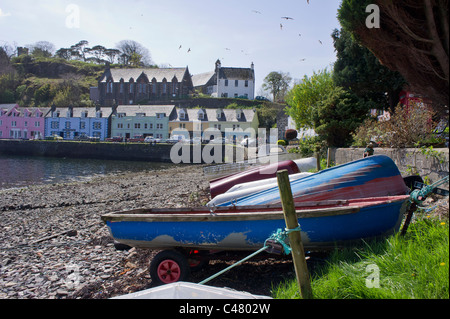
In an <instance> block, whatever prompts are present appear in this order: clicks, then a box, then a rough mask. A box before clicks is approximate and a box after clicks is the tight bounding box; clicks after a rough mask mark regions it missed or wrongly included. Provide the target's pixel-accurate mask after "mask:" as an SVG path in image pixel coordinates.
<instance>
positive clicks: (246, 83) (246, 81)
mask: <svg viewBox="0 0 450 319" xmlns="http://www.w3.org/2000/svg"><path fill="white" fill-rule="evenodd" d="M245 87H246V88H248V80H245Z"/></svg>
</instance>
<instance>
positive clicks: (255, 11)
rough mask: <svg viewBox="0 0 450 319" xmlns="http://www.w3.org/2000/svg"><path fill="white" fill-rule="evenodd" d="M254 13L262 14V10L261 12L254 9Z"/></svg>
mask: <svg viewBox="0 0 450 319" xmlns="http://www.w3.org/2000/svg"><path fill="white" fill-rule="evenodd" d="M252 12H253V13H258V14H261V12H259V11H258V10H252Z"/></svg>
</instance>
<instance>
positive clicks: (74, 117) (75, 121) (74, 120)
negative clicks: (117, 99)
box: [45, 107, 112, 141]
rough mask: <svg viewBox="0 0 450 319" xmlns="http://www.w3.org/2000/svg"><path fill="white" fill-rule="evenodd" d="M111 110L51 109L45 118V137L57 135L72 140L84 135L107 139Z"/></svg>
mask: <svg viewBox="0 0 450 319" xmlns="http://www.w3.org/2000/svg"><path fill="white" fill-rule="evenodd" d="M111 114H112V108H110V107H104V108H93V107H92V108H86V107H81V108H80V107H53V108H52V109H51V110H50V112H48V113H47V116H46V118H45V136H46V137H47V136H52V135H58V136H61V137H62V138H64V139H65V140H74V139H77V138H78V137H79V136H82V135H86V136H92V137H98V138H99V139H100V140H101V141H103V140H105V138H107V137H108V132H109V129H110V121H111V120H110V118H111Z"/></svg>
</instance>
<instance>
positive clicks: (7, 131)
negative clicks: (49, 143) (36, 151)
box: [0, 104, 50, 140]
mask: <svg viewBox="0 0 450 319" xmlns="http://www.w3.org/2000/svg"><path fill="white" fill-rule="evenodd" d="M49 110H50V109H49V108H24V107H19V105H18V104H2V105H0V139H27V140H28V139H42V138H43V137H44V130H45V115H46V114H47V113H48V111H49Z"/></svg>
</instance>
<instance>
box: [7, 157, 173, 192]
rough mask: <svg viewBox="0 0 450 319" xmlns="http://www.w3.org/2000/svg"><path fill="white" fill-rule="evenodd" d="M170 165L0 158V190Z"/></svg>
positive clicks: (38, 158)
mask: <svg viewBox="0 0 450 319" xmlns="http://www.w3.org/2000/svg"><path fill="white" fill-rule="evenodd" d="M173 165H174V164H170V163H154V162H135V161H110V160H93V159H72V158H50V157H28V156H9V155H8V156H6V155H0V189H8V188H20V187H26V186H30V185H40V184H55V183H68V182H76V181H87V180H89V179H91V178H93V177H96V176H101V175H108V174H120V173H126V172H142V171H152V170H159V169H165V168H170V167H173Z"/></svg>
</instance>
